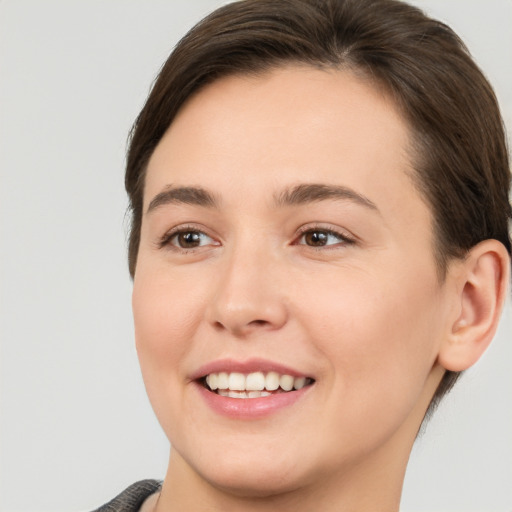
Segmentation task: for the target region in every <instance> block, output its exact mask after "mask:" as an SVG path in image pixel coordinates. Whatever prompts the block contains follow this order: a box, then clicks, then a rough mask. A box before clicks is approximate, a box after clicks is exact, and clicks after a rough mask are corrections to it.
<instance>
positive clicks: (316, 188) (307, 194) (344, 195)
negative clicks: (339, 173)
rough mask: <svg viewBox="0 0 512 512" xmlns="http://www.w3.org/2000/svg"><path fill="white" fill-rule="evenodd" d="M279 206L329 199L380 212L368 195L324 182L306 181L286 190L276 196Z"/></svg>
mask: <svg viewBox="0 0 512 512" xmlns="http://www.w3.org/2000/svg"><path fill="white" fill-rule="evenodd" d="M274 199H275V202H276V204H277V205H278V206H295V205H301V204H307V203H316V202H319V201H325V200H328V199H334V200H338V199H341V200H344V201H347V200H348V201H353V202H355V203H357V204H359V205H361V206H364V207H366V208H369V209H370V210H374V211H376V212H379V209H378V208H377V205H376V204H375V203H374V202H373V201H371V200H370V199H368V198H367V197H366V196H364V195H362V194H359V193H358V192H356V191H355V190H353V189H351V188H348V187H344V186H340V185H326V184H323V183H305V184H301V185H297V186H295V187H292V188H290V189H287V190H284V191H283V192H281V193H280V194H277V195H276V196H275V197H274Z"/></svg>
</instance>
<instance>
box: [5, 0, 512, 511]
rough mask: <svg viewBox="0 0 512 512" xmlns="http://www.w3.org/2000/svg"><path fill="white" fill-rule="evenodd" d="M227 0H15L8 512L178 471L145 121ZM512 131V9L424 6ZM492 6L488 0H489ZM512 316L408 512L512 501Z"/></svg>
mask: <svg viewBox="0 0 512 512" xmlns="http://www.w3.org/2000/svg"><path fill="white" fill-rule="evenodd" d="M221 3H222V2H220V1H218V0H201V1H198V0H194V1H179V2H178V1H170V0H168V1H156V0H155V1H142V0H138V1H135V0H115V1H114V0H110V1H104V0H87V1H85V0H82V1H69V0H62V1H55V0H54V1H41V0H32V1H28V0H18V1H16V0H11V1H8V0H4V1H1V0H0V71H1V80H0V169H1V182H0V221H1V222H0V244H1V245H0V258H1V267H0V272H1V273H0V308H1V309H0V329H1V352H0V357H1V381H0V392H1V397H0V400H1V401H0V406H1V410H0V413H1V422H0V428H1V431H0V432H1V444H0V448H1V453H0V464H1V475H0V476H1V481H0V482H1V490H0V509H1V510H2V511H4V512H7V511H9V512H10V511H12V512H15V511H16V512H22V511H23V512H27V511H41V512H44V511H48V512H50V511H51V512H60V511H66V512H68V511H79V510H88V509H92V508H95V507H96V506H99V505H100V504H101V503H103V502H105V501H107V500H108V499H110V498H112V497H113V496H114V495H115V494H116V493H117V492H118V491H120V490H121V489H123V488H124V487H125V486H127V485H128V484H130V483H131V482H133V481H135V480H137V479H141V478H149V477H154V478H163V476H164V473H165V468H166V462H167V455H168V454H167V451H168V447H167V441H166V439H165V437H164V435H163V434H162V432H161V430H160V427H159V426H158V424H157V422H156V420H155V419H154V417H153V413H152V411H151V409H150V407H149V405H148V403H147V400H146V397H145V393H144V389H143V384H142V380H141V378H140V374H139V370H138V365H137V360H136V354H135V349H134V340H133V333H132V320H131V311H130V292H131V284H130V280H129V277H128V272H127V267H126V262H125V231H124V222H125V219H124V211H125V207H126V200H125V195H124V190H123V164H124V151H125V142H126V136H127V133H128V130H129V128H130V125H131V123H132V121H133V120H134V118H135V116H136V114H137V112H138V110H139V109H140V107H141V106H142V104H143V101H144V99H145V97H146V94H147V92H148V89H149V86H150V83H151V81H152V79H153V78H154V76H155V74H156V71H157V70H158V68H159V67H160V65H161V64H162V63H163V61H164V59H165V57H166V56H167V54H168V52H169V51H170V49H171V48H172V47H173V45H174V44H175V42H176V41H177V40H178V38H179V37H180V36H181V35H183V34H184V33H185V31H186V30H187V29H188V28H189V27H191V26H192V24H193V23H194V22H196V21H198V20H199V19H200V17H202V15H203V14H205V13H206V12H208V11H210V10H212V9H213V8H215V7H216V6H218V5H220V4H221ZM414 3H416V4H418V5H420V6H422V7H424V8H425V9H426V10H427V11H428V12H430V13H431V14H434V15H435V16H438V17H440V18H441V19H443V20H445V21H447V22H448V23H449V24H451V25H452V26H453V27H454V28H455V30H456V31H458V32H459V33H460V34H461V35H462V36H463V39H464V40H465V41H466V42H467V44H468V45H469V47H470V49H471V50H472V52H473V54H474V56H475V57H476V59H477V61H478V62H479V63H480V65H481V66H482V67H483V69H484V70H485V72H486V74H487V75H488V76H489V78H490V79H491V81H492V82H493V83H494V84H495V87H496V89H497V92H498V96H499V99H500V102H501V105H502V108H503V110H504V115H505V118H506V121H507V124H508V126H509V130H510V129H511V126H512V31H511V29H510V27H511V26H512V1H511V0H487V1H485V2H484V1H482V0H449V1H447V0H444V1H443V0H424V1H420V0H417V1H416V2H414ZM484 5H485V7H484ZM511 338H512V308H511V306H510V304H509V305H508V306H507V310H506V312H505V315H504V318H503V321H502V324H501V329H500V331H499V334H498V336H497V338H496V340H495V341H494V343H493V345H492V347H491V348H490V350H489V351H488V353H487V354H486V355H485V357H484V359H483V360H482V361H481V362H480V363H479V364H478V365H477V366H476V367H475V368H474V369H473V370H472V371H470V372H469V373H468V374H467V375H466V376H465V378H464V379H463V380H462V381H461V382H460V383H459V385H458V387H457V388H456V390H455V391H454V392H453V393H452V394H451V395H450V397H449V398H448V399H447V400H446V401H445V403H444V404H443V406H442V407H441V409H440V410H439V412H438V414H437V416H436V417H435V418H434V420H433V421H432V423H431V424H430V426H429V428H428V430H427V432H426V434H425V436H424V437H423V438H422V439H421V440H420V441H419V442H418V443H417V446H416V448H415V450H414V452H413V454H412V459H411V463H410V469H409V473H408V476H407V479H406V482H405V489H404V497H403V505H402V510H403V511H404V512H413V511H436V512H439V511H450V512H457V511H464V512H471V511H485V512H511V511H512V371H511V366H512V343H511V342H512V339H511Z"/></svg>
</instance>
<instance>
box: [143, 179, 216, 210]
mask: <svg viewBox="0 0 512 512" xmlns="http://www.w3.org/2000/svg"><path fill="white" fill-rule="evenodd" d="M179 203H182V204H191V205H196V206H203V207H206V208H216V207H217V204H218V201H217V200H216V198H215V196H214V195H213V194H212V193H210V192H208V191H207V190H205V189H204V188H201V187H173V186H172V185H168V186H167V187H165V189H164V190H163V191H162V192H160V193H158V194H157V195H156V196H155V197H153V199H152V200H151V202H150V203H149V206H148V209H147V211H146V214H148V213H151V212H152V211H154V210H156V209H157V208H159V207H160V206H164V205H166V204H179Z"/></svg>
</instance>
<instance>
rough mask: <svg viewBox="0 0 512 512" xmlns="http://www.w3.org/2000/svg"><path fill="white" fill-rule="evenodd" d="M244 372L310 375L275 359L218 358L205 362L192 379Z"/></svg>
mask: <svg viewBox="0 0 512 512" xmlns="http://www.w3.org/2000/svg"><path fill="white" fill-rule="evenodd" d="M220 372H226V373H233V372H237V373H243V374H249V373H253V372H263V373H268V372H277V373H279V374H281V375H291V376H292V377H310V378H312V377H311V376H310V375H307V374H305V373H303V372H301V371H299V370H296V369H294V368H290V367H289V366H286V365H283V364H281V363H277V362H274V361H269V360H266V359H257V358H254V359H248V360H247V361H236V360H234V359H218V360H216V361H211V362H209V363H206V364H204V365H203V366H201V367H200V368H198V369H197V370H196V371H194V372H193V373H192V374H191V376H190V379H191V380H198V379H202V378H203V377H206V376H207V375H209V374H210V373H220Z"/></svg>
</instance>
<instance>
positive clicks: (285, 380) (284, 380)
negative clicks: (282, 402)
mask: <svg viewBox="0 0 512 512" xmlns="http://www.w3.org/2000/svg"><path fill="white" fill-rule="evenodd" d="M279 386H281V387H282V388H283V389H284V390H285V391H291V390H292V389H293V377H292V376H291V375H281V377H280V378H279Z"/></svg>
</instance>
